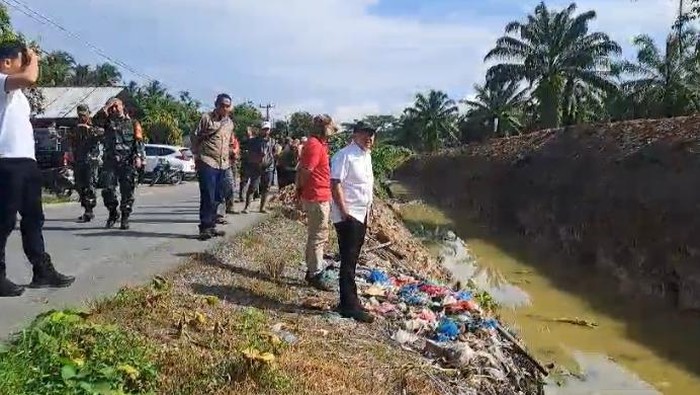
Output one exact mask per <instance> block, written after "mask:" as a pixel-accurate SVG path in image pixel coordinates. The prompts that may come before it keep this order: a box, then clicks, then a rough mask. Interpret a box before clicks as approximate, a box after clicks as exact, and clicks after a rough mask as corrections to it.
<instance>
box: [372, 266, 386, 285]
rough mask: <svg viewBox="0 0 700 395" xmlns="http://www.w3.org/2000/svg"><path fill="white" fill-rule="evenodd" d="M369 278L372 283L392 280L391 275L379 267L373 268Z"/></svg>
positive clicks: (384, 282)
mask: <svg viewBox="0 0 700 395" xmlns="http://www.w3.org/2000/svg"><path fill="white" fill-rule="evenodd" d="M367 280H368V281H369V282H370V283H372V284H388V283H389V282H390V279H389V276H388V275H387V274H386V273H385V272H383V271H381V270H379V269H372V271H370V272H369V276H368V277H367Z"/></svg>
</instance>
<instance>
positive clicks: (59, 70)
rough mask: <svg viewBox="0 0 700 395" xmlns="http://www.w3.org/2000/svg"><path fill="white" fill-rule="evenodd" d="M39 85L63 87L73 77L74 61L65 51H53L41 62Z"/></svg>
mask: <svg viewBox="0 0 700 395" xmlns="http://www.w3.org/2000/svg"><path fill="white" fill-rule="evenodd" d="M41 62H42V65H41V78H40V80H39V83H40V85H43V86H65V85H68V84H69V83H70V81H71V79H72V77H73V67H74V66H75V59H74V58H73V56H72V55H71V54H69V53H68V52H65V51H54V52H51V53H50V54H49V55H48V56H46V57H45V58H43V59H42V60H41Z"/></svg>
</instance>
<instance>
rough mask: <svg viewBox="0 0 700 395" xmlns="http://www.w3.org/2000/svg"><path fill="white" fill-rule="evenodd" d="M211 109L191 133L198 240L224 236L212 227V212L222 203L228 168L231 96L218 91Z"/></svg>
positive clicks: (229, 165)
mask: <svg viewBox="0 0 700 395" xmlns="http://www.w3.org/2000/svg"><path fill="white" fill-rule="evenodd" d="M214 107H215V108H214V111H212V112H208V113H205V114H202V119H201V120H200V121H199V125H198V126H197V129H196V130H195V132H194V133H193V134H192V136H191V139H192V140H191V141H192V153H193V154H194V159H195V165H196V167H197V177H198V179H199V195H200V200H199V239H200V240H203V241H204V240H209V239H211V238H212V237H221V236H224V234H225V233H224V232H223V231H220V230H217V229H216V214H217V213H216V211H217V208H218V205H219V202H223V201H224V199H223V196H221V195H222V193H223V192H224V190H225V188H224V182H226V172H227V171H228V170H229V169H230V168H231V147H232V144H233V142H234V139H235V136H234V133H233V127H234V124H233V120H232V119H231V110H232V108H233V100H232V99H231V96H229V95H227V94H225V93H222V94H220V95H218V96H217V97H216V101H215V102H214Z"/></svg>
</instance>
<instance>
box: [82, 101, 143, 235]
mask: <svg viewBox="0 0 700 395" xmlns="http://www.w3.org/2000/svg"><path fill="white" fill-rule="evenodd" d="M93 121H94V123H95V125H98V126H100V127H102V128H103V129H104V159H103V161H104V169H103V177H104V184H105V185H104V189H102V199H103V200H104V204H105V206H106V207H107V210H109V218H108V220H107V227H108V228H111V227H112V226H114V224H115V223H116V222H117V221H119V219H120V213H119V211H117V208H118V207H119V209H120V210H121V229H128V228H129V216H130V215H131V211H132V207H133V204H134V190H135V189H136V182H137V179H138V169H137V168H136V165H135V161H136V159H137V158H140V159H141V160H142V161H143V159H144V158H145V153H144V144H143V135H142V131H141V126H140V124H139V123H138V122H135V121H133V120H132V119H130V118H129V117H128V116H127V115H119V114H109V115H108V114H107V113H106V112H105V110H103V111H100V112H99V113H98V114H97V115H96V116H95V118H94V119H93ZM142 163H143V162H142ZM117 185H119V193H120V194H121V205H119V199H118V198H117Z"/></svg>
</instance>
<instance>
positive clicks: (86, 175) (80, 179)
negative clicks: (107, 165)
mask: <svg viewBox="0 0 700 395" xmlns="http://www.w3.org/2000/svg"><path fill="white" fill-rule="evenodd" d="M97 170H98V169H97V166H96V165H95V164H94V163H91V162H78V163H76V164H75V186H76V188H77V189H78V195H79V196H80V205H81V206H83V208H84V209H85V210H88V211H92V209H94V208H95V206H96V205H97V195H96V194H95V185H96V184H97V183H96V182H95V179H96V178H97V177H96V174H97Z"/></svg>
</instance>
